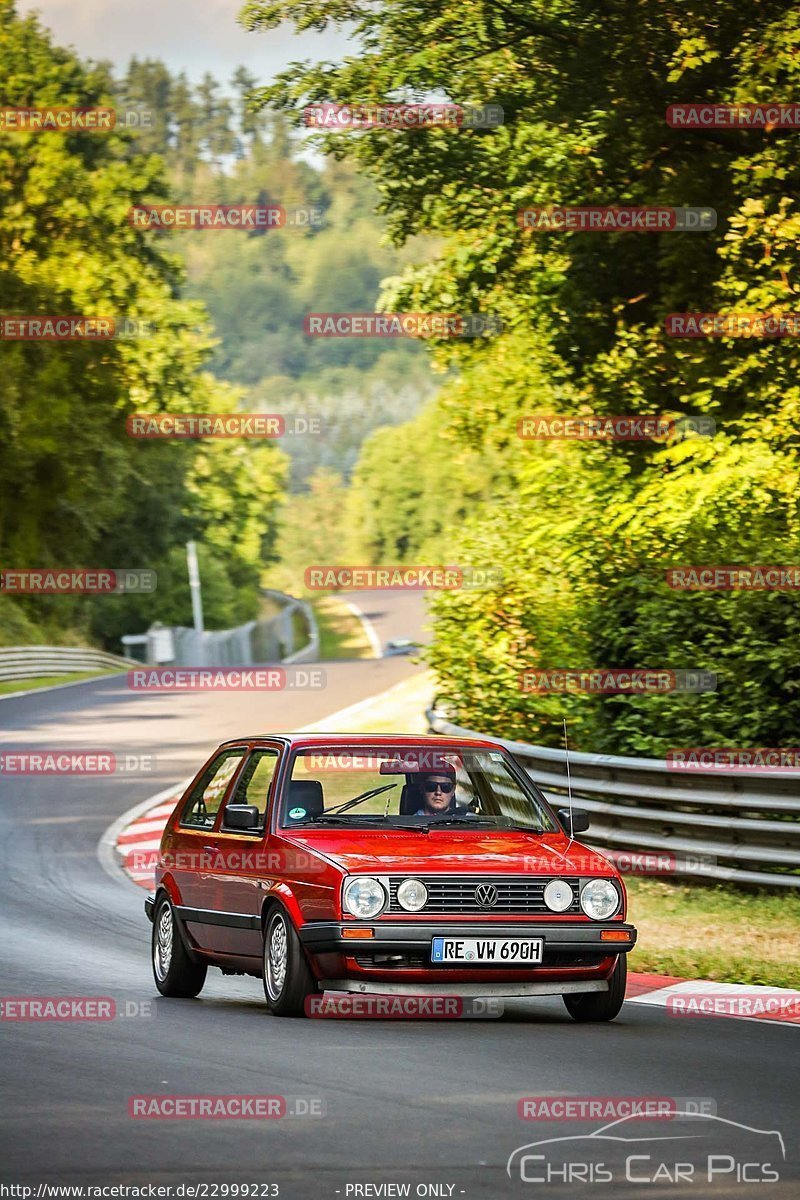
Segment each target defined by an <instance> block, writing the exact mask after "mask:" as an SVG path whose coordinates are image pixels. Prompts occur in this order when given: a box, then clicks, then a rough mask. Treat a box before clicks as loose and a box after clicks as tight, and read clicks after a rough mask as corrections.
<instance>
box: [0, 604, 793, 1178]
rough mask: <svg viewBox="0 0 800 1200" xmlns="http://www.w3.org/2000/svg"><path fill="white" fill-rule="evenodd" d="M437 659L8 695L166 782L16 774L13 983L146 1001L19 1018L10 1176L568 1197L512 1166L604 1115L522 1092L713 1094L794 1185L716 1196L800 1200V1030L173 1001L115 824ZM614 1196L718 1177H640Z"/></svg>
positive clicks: (545, 1013) (9, 977)
mask: <svg viewBox="0 0 800 1200" xmlns="http://www.w3.org/2000/svg"><path fill="white" fill-rule="evenodd" d="M362 608H364V609H365V611H369V610H370V609H372V611H373V612H375V613H376V614H379V613H383V614H384V615H383V616H378V617H377V620H378V621H379V622H382V625H383V627H382V628H381V630H380V636H381V639H382V640H385V638H386V637H390V636H404V635H413V634H414V633H415V632H417V630H416V629H414V628H412V626H413V624H414V621H413V620H412V612H411V610H410V609H409V610H408V611H402V612H399V613H398V611H397V610H394V609H392V605H391V602H390V601H388V600H385V599H384V598H380V597H375V596H374V595H373V596H371V597H367V598H366V599H365V600H363V599H362ZM417 669H418V668H416V667H415V666H414V665H413V664H412V663H411V662H410V661H409V660H408V659H405V658H390V659H386V660H380V661H362V662H352V663H335V664H327V665H326V670H327V672H328V686H327V687H326V688H325V690H324V691H320V692H297V693H281V694H279V695H271V694H264V693H262V694H258V695H255V696H254V695H253V694H249V695H246V694H245V695H242V694H239V695H235V694H220V693H214V694H209V693H193V694H192V695H190V696H186V697H181V698H175V697H173V696H170V695H163V694H162V695H160V694H146V695H132V694H131V693H130V692H129V691H128V690H127V689H126V687H125V683H124V680H122V681H121V680H119V679H105V680H99V681H96V682H92V683H88V684H85V685H81V686H78V687H72V688H68V689H65V690H61V691H54V692H50V693H44V694H42V695H39V696H36V695H32V696H27V697H20V698H17V699H9V700H2V701H0V726H1V727H2V730H3V743H4V747H6V748H8V747H14V748H27V749H32V748H39V749H53V748H82V749H97V748H107V747H109V746H110V747H112V748H113V749H114V750H115V752H116V753H117V754H124V753H132V754H138V753H143V752H149V753H154V754H155V755H156V758H157V763H156V769H155V771H153V772H152V773H150V774H147V775H141V774H139V775H132V776H130V777H126V776H116V775H115V776H112V777H108V778H107V779H86V778H81V777H71V778H70V779H63V778H62V779H57V780H56V779H42V778H36V777H25V776H19V777H16V778H13V777H5V778H3V779H2V782H1V783H0V788H2V804H1V805H0V822H1V826H0V827H1V828H2V872H0V891H2V906H3V924H2V967H3V984H2V993H3V996H6V997H7V996H106V997H112V998H113V999H114V1000H115V1002H116V1005H117V1008H118V1010H119V1009H123V1010H124V1009H125V1008H126V1006H127V1007H128V1008H129V1010H130V1012H131V1015H130V1016H119V1017H117V1018H116V1019H114V1020H113V1021H109V1022H54V1021H50V1022H43V1021H27V1022H24V1021H17V1022H12V1021H8V1020H4V1021H2V1022H0V1037H2V1059H3V1075H4V1078H5V1096H6V1101H5V1104H4V1105H3V1107H2V1110H0V1156H1V1158H2V1173H1V1178H2V1181H3V1182H4V1183H17V1184H19V1183H33V1184H35V1185H38V1184H39V1183H42V1182H48V1183H61V1184H67V1183H68V1184H78V1183H82V1184H89V1183H92V1184H111V1183H139V1184H145V1183H163V1184H171V1185H173V1187H174V1186H176V1185H178V1184H181V1183H188V1182H199V1181H203V1182H206V1183H209V1184H212V1183H223V1182H224V1183H228V1184H231V1183H237V1182H239V1183H245V1182H247V1183H251V1184H252V1183H264V1184H266V1183H270V1184H277V1185H279V1195H280V1196H281V1197H284V1198H286V1200H292V1198H295V1197H296V1198H298V1200H299V1198H301V1197H315V1198H316V1197H318V1198H320V1200H328V1198H329V1197H330V1198H331V1200H334V1198H335V1197H337V1196H341V1197H346V1196H347V1195H350V1196H358V1195H361V1196H366V1195H372V1196H377V1195H392V1194H402V1192H401V1193H397V1192H394V1193H393V1192H392V1191H391V1190H387V1189H384V1190H383V1191H381V1190H365V1189H363V1188H362V1189H361V1190H354V1189H355V1185H367V1184H371V1185H374V1186H375V1187H376V1188H378V1187H379V1185H381V1184H390V1183H392V1184H406V1183H408V1184H410V1185H411V1192H410V1194H411V1195H414V1194H416V1193H415V1191H414V1187H415V1185H416V1184H425V1185H432V1184H436V1185H442V1190H441V1191H431V1190H428V1192H427V1194H428V1195H441V1196H448V1195H452V1196H454V1197H460V1196H464V1197H466V1198H470V1200H471V1198H473V1197H474V1198H478V1197H480V1198H486V1200H490V1198H491V1200H496V1198H502V1197H506V1196H509V1197H512V1196H513V1197H516V1196H521V1195H527V1196H532V1195H535V1194H537V1193H538V1194H540V1195H541V1194H545V1195H548V1194H549V1195H556V1194H558V1195H561V1194H563V1195H584V1194H588V1191H589V1188H588V1187H587V1186H586V1185H583V1186H582V1187H581V1186H580V1185H579V1186H577V1187H576V1186H572V1187H568V1188H566V1189H565V1190H564V1191H563V1192H562V1190H561V1189H560V1188H559V1187H558V1186H557V1185H555V1184H551V1185H536V1184H525V1183H522V1182H520V1179H519V1175H518V1174H517V1176H516V1179H515V1181H514V1182H512V1181H511V1179H509V1177H508V1175H507V1174H506V1162H507V1159H508V1156H509V1154H510V1153H511V1152H512V1151H513V1150H514V1149H515V1148H516V1147H518V1146H521V1145H523V1144H524V1143H527V1142H530V1141H532V1140H534V1139H535V1138H538V1137H542V1138H544V1137H556V1136H559V1135H566V1134H572V1133H576V1132H589V1131H590V1130H591V1129H593V1128H595V1127H596V1123H595V1124H591V1123H590V1124H588V1125H587V1124H586V1123H584V1124H579V1125H574V1124H565V1123H563V1122H562V1123H561V1124H560V1125H557V1124H552V1123H550V1124H545V1125H541V1124H537V1125H536V1126H535V1127H534V1125H533V1124H531V1123H530V1122H524V1121H521V1120H520V1119H519V1118H518V1116H517V1101H518V1100H519V1099H520V1097H523V1096H531V1095H548V1096H556V1095H560V1096H565V1095H573V1096H661V1097H703V1098H709V1099H711V1100H713V1101H714V1103H715V1104H716V1111H717V1113H718V1115H719V1116H720V1117H723V1118H726V1119H728V1120H730V1121H735V1122H739V1123H741V1124H742V1125H746V1126H749V1127H752V1128H756V1129H760V1130H778V1131H781V1132H782V1134H783V1137H784V1139H785V1143H786V1155H787V1160H788V1161H787V1162H786V1163H781V1164H780V1174H781V1182H780V1183H777V1184H775V1183H773V1184H765V1185H759V1186H752V1187H750V1186H748V1185H746V1184H738V1183H735V1182H731V1183H730V1184H729V1185H720V1186H718V1187H715V1189H714V1191H713V1194H714V1195H719V1196H723V1195H726V1196H727V1195H731V1196H746V1195H747V1196H749V1195H759V1196H763V1197H765V1198H766V1200H771V1198H772V1197H779V1196H780V1197H784V1196H785V1197H789V1196H790V1195H794V1196H796V1195H797V1194H798V1188H799V1187H800V1172H799V1171H798V1150H797V1094H798V1053H797V1047H798V1037H797V1030H796V1029H792V1028H788V1027H785V1026H780V1025H770V1024H769V1023H766V1022H763V1023H762V1022H750V1021H743V1020H730V1019H723V1018H713V1019H684V1020H676V1019H674V1018H670V1017H669V1016H668V1015H667V1013H666V1012H665V1010H663V1009H659V1008H648V1007H646V1006H643V1005H636V1004H626V1006H625V1008H624V1009H623V1012H622V1015H621V1016H620V1018H619V1019H618V1020H617V1021H616V1022H614V1023H613V1024H612V1025H609V1026H594V1027H593V1026H590V1025H583V1026H582V1025H578V1024H574V1023H573V1022H572V1021H571V1020H570V1019H569V1018H568V1017H567V1014H566V1012H565V1010H564V1009H563V1006H562V1004H561V1002H560V1000H540V1001H537V1002H530V1001H526V1002H515V1003H513V1004H508V1005H507V1007H506V1011H505V1014H504V1016H503V1017H502V1018H501V1019H499V1020H483V1021H453V1022H435V1021H413V1022H393V1021H337V1020H316V1021H315V1020H294V1021H290V1020H279V1019H276V1018H273V1017H270V1016H269V1015H268V1014H267V1012H266V1009H265V1006H264V1003H263V997H262V992H261V985H260V982H259V981H257V980H253V979H239V978H228V977H223V976H222V975H220V974H219V973H218V972H216V971H212V972H210V973H209V977H208V982H207V984H206V987H205V989H204V991H203V993H202V995H201V997H200V998H199V999H197V1000H187V1001H177V1000H164V999H161V998H158V999H156V996H157V993H156V991H155V988H154V986H153V983H152V979H151V973H150V965H149V934H150V926H149V923H148V922H147V920H146V918H145V915H144V912H143V908H142V900H143V896H142V892H141V890H140V889H137V888H136V887H135V886H133V885H132V884H131V883H129V882H127V881H125V880H124V879H122V878H121V877H120V878H114V877H110V876H109V874H107V873H106V871H105V870H104V869H103V868H102V866H101V865H100V862H99V861H98V856H97V844H98V840H99V838H100V836H101V835H102V833H103V831H104V830H105V829H106V828H107V827H108V826H109V824H110V823H111V822H112V821H114V820H115V819H116V818H118V817H119V816H120V815H121V814H122V813H123V812H125V811H127V810H128V809H130V808H131V807H132V806H134V805H136V804H138V803H141V802H142V801H143V800H145V799H146V798H147V797H148V796H149V795H151V794H152V793H155V792H158V791H159V790H161V789H163V788H165V787H167V786H168V785H170V784H173V783H175V782H178V781H179V780H181V779H184V778H185V777H187V776H188V775H190V774H191V773H192V772H193V771H194V770H195V769H196V768H197V766H198V765H199V764H200V762H201V761H202V760H203V758H204V757H205V756H206V755H207V754H208V753H209V752H210V750H211V749H212V748H213V746H214V745H215V744H216V743H217V742H218V741H221V740H222V739H224V738H227V737H231V736H233V735H235V734H237V733H242V732H267V731H269V730H277V729H280V728H284V729H286V728H298V727H300V726H302V725H305V724H306V723H308V722H310V721H317V720H319V719H321V718H322V717H324V716H325V715H326V713H333V712H335V711H337V710H338V709H341V708H343V707H345V706H347V705H350V704H353V703H354V702H356V701H358V700H361V699H362V698H365V697H368V696H371V695H374V694H376V693H379V692H381V691H382V690H384V689H385V688H387V687H389V686H391V685H392V684H394V683H396V682H398V681H399V680H401V679H404V678H406V677H408V675H409V674H411V673H412V672H413V671H415V670H417ZM632 917H633V919H634V921H635V917H636V914H635V912H634V913H633V914H632ZM153 1093H157V1094H167V1093H168V1094H181V1095H184V1094H191V1095H197V1094H232V1093H247V1094H265V1093H266V1094H272V1095H275V1094H279V1095H285V1096H288V1097H298V1096H299V1097H304V1098H306V1099H314V1098H316V1099H317V1100H321V1101H322V1102H323V1104H324V1107H325V1110H326V1115H325V1116H324V1117H305V1118H304V1117H300V1116H296V1117H286V1118H282V1119H280V1120H270V1121H258V1122H256V1121H252V1120H251V1121H237V1120H217V1121H213V1120H133V1119H131V1118H130V1117H129V1116H128V1100H129V1097H131V1096H133V1095H142V1094H153ZM792 1106H794V1108H792ZM662 1124H663V1123H662ZM734 1141H735V1139H734ZM451 1188H452V1190H450V1189H451ZM591 1191H592V1195H602V1194H604V1192H603V1189H602V1188H600V1187H597V1186H595V1187H593V1188H592V1189H591ZM4 1194H9V1193H4ZM35 1194H36V1192H35V1191H34V1195H35ZM173 1194H176V1193H173ZM211 1194H212V1193H209V1195H211ZM263 1194H267V1193H266V1192H264V1193H263ZM421 1194H422V1193H421ZM614 1194H618V1195H619V1194H624V1195H626V1196H634V1195H649V1196H662V1195H669V1196H677V1195H686V1196H697V1197H700V1196H703V1195H707V1194H710V1193H709V1191H708V1189H703V1188H700V1187H698V1186H696V1185H693V1186H689V1185H688V1184H686V1185H679V1186H677V1187H671V1186H666V1187H661V1188H659V1187H653V1186H649V1187H646V1186H643V1185H642V1186H638V1185H633V1184H631V1185H626V1186H625V1187H624V1189H621V1190H617V1191H616V1192H615V1193H614Z"/></svg>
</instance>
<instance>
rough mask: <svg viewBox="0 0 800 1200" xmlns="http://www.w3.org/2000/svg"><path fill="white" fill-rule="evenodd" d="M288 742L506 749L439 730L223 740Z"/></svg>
mask: <svg viewBox="0 0 800 1200" xmlns="http://www.w3.org/2000/svg"><path fill="white" fill-rule="evenodd" d="M261 741H265V742H266V741H270V742H275V741H279V742H284V743H285V744H286V745H287V746H288V747H290V748H295V747H298V746H304V747H305V746H348V745H359V746H366V745H374V746H381V747H385V748H386V749H394V748H395V747H400V748H402V747H403V746H442V745H449V746H452V745H458V746H475V747H484V748H488V749H491V750H497V749H500V750H502V748H503V747H502V746H501V745H500V743H499V742H494V741H491V740H490V739H489V738H470V737H457V736H456V737H444V736H442V735H440V734H436V733H420V734H411V733H324V732H314V733H303V732H302V731H301V732H298V733H284V732H280V733H252V734H242V735H241V737H238V738H228V740H227V741H224V742H222V743H220V745H221V746H240V745H241V744H242V742H261Z"/></svg>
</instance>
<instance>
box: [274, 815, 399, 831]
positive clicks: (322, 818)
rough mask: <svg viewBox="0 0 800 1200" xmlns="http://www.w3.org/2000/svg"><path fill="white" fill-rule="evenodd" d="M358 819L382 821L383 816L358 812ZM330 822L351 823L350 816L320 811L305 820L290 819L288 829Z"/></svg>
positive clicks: (333, 823) (332, 823)
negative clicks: (290, 822)
mask: <svg viewBox="0 0 800 1200" xmlns="http://www.w3.org/2000/svg"><path fill="white" fill-rule="evenodd" d="M358 820H359V821H382V820H383V817H382V816H381V814H380V813H359V814H358ZM327 822H330V824H331V825H352V824H353V822H352V820H351V819H350V817H345V816H342V814H341V813H335V812H321V813H317V815H316V816H314V817H307V818H306V820H305V821H292V824H291V825H290V827H289V828H290V829H302V828H303V827H304V826H305V825H325V824H326V823H327Z"/></svg>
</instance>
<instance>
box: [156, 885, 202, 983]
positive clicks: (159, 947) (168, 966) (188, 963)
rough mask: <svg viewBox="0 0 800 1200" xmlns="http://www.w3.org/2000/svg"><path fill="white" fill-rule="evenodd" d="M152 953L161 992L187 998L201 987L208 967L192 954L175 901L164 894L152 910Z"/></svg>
mask: <svg viewBox="0 0 800 1200" xmlns="http://www.w3.org/2000/svg"><path fill="white" fill-rule="evenodd" d="M151 957H152V963H153V978H154V979H155V981H156V987H157V988H158V990H159V991H160V992H161V995H162V996H181V997H183V998H184V999H186V998H188V997H192V996H196V995H198V993H199V992H200V991H201V990H202V987H203V984H204V983H205V981H206V973H207V971H208V967H207V966H206V964H205V963H195V962H192V960H191V959H190V958H189V955H188V954H187V953H186V947H185V946H184V944H183V938H182V937H181V933H180V930H179V929H178V920H177V917H176V916H175V913H174V912H173V911H172V904H171V903H170V901H169V898H168V897H167V896H165V895H163V894H162V896H161V898H160V899H159V900H158V902H157V904H156V907H155V911H154V912H153V937H152V955H151Z"/></svg>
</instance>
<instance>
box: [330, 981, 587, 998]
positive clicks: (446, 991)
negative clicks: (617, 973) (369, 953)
mask: <svg viewBox="0 0 800 1200" xmlns="http://www.w3.org/2000/svg"><path fill="white" fill-rule="evenodd" d="M319 986H320V988H321V989H322V990H323V991H325V992H358V993H359V994H363V995H369V996H460V997H462V999H465V1000H468V999H473V998H474V999H477V998H478V997H487V998H488V997H491V996H498V997H504V998H505V999H507V1000H509V999H513V998H514V997H515V996H520V997H524V996H566V995H573V994H575V993H577V992H607V991H608V980H606V979H591V980H587V981H586V982H578V983H572V982H564V983H559V982H558V981H555V982H552V983H381V982H380V981H378V982H375V983H372V982H370V983H362V982H361V981H360V980H355V979H322V980H321V981H320V984H319Z"/></svg>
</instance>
